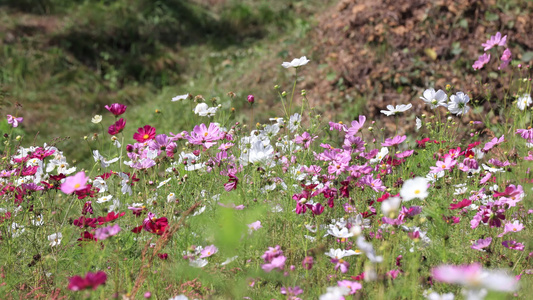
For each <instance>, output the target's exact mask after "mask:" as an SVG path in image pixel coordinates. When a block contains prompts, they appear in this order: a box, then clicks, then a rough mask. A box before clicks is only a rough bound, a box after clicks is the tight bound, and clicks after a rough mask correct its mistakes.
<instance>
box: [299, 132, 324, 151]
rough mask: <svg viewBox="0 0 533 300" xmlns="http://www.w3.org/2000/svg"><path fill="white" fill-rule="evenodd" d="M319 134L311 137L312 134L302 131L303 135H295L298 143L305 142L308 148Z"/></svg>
mask: <svg viewBox="0 0 533 300" xmlns="http://www.w3.org/2000/svg"><path fill="white" fill-rule="evenodd" d="M317 137H318V136H314V137H311V135H310V134H309V133H308V132H307V131H306V132H304V133H302V135H299V134H298V135H296V136H295V137H294V142H295V143H296V144H303V145H304V149H307V148H309V146H310V145H311V143H312V142H313V141H314V140H315V139H316V138H317Z"/></svg>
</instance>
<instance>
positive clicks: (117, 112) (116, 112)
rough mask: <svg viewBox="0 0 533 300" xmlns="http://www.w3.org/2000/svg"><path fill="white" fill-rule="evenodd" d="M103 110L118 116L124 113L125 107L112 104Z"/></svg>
mask: <svg viewBox="0 0 533 300" xmlns="http://www.w3.org/2000/svg"><path fill="white" fill-rule="evenodd" d="M105 108H106V109H107V110H108V111H109V112H111V113H112V114H114V115H115V116H120V115H121V114H123V113H125V112H126V108H127V106H126V105H124V104H119V103H113V104H111V105H106V106H105Z"/></svg>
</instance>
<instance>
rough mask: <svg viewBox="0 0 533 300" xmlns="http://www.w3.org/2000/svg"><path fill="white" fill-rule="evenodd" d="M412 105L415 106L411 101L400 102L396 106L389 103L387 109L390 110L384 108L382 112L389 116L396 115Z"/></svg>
mask: <svg viewBox="0 0 533 300" xmlns="http://www.w3.org/2000/svg"><path fill="white" fill-rule="evenodd" d="M411 107H413V105H412V104H411V103H409V104H399V105H396V107H394V106H392V105H390V104H389V105H387V109H388V110H382V111H381V113H382V114H385V115H387V116H392V115H395V114H396V113H399V112H404V111H407V110H409V109H410V108H411Z"/></svg>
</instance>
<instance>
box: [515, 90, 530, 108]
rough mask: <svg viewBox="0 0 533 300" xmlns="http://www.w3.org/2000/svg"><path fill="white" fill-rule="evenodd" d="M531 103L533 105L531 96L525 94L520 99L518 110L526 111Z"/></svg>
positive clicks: (517, 103)
mask: <svg viewBox="0 0 533 300" xmlns="http://www.w3.org/2000/svg"><path fill="white" fill-rule="evenodd" d="M531 103H533V100H531V95H528V94H524V95H523V96H522V97H519V98H518V102H516V105H517V106H518V109H520V110H524V109H526V107H528V106H530V105H531Z"/></svg>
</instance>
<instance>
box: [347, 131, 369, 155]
mask: <svg viewBox="0 0 533 300" xmlns="http://www.w3.org/2000/svg"><path fill="white" fill-rule="evenodd" d="M342 148H343V149H344V150H346V151H350V152H351V153H356V152H363V151H365V141H364V140H363V139H362V138H361V137H359V136H353V135H352V136H349V135H346V137H345V138H344V144H343V145H342Z"/></svg>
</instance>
